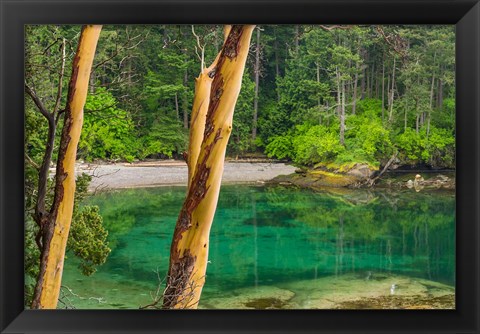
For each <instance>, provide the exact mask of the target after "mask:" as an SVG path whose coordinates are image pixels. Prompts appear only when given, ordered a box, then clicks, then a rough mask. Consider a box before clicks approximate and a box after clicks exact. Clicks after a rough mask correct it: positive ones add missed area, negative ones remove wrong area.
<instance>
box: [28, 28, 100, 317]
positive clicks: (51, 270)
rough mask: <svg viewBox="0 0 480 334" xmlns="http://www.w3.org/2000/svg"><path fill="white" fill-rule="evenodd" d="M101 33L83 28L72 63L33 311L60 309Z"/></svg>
mask: <svg viewBox="0 0 480 334" xmlns="http://www.w3.org/2000/svg"><path fill="white" fill-rule="evenodd" d="M101 29H102V26H100V25H86V26H83V27H82V32H81V34H80V40H79V42H78V48H77V52H76V54H75V57H74V59H73V66H72V75H71V78H70V83H69V87H68V101H67V106H66V109H65V121H64V126H63V130H62V137H61V140H60V148H59V152H58V159H57V170H56V176H55V194H54V200H53V204H52V207H51V209H50V211H49V213H48V216H47V217H46V219H45V220H44V222H43V224H42V226H41V233H42V245H43V246H42V248H43V249H42V254H41V260H40V274H39V277H38V280H37V285H36V287H35V294H34V298H33V303H32V308H35V309H54V308H56V307H57V302H58V296H59V294H60V286H61V280H62V272H63V262H64V259H65V249H66V245H67V238H68V232H69V230H70V224H71V221H72V214H73V201H74V196H75V158H76V155H77V146H78V141H79V139H80V132H81V130H82V125H83V107H84V105H85V101H86V98H87V93H88V84H89V78H90V72H91V68H92V63H93V58H94V55H95V50H96V47H97V42H98V38H99V35H100V31H101Z"/></svg>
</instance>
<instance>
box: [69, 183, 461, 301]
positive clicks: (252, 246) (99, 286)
mask: <svg viewBox="0 0 480 334" xmlns="http://www.w3.org/2000/svg"><path fill="white" fill-rule="evenodd" d="M331 191H332V190H330V191H323V192H322V191H318V192H313V191H309V190H300V189H294V188H286V187H278V186H275V187H273V186H271V187H270V186H268V187H264V186H252V185H228V186H227V185H225V186H223V187H222V190H221V194H220V199H219V203H218V207H217V212H216V215H215V219H214V223H213V226H212V230H211V241H210V253H209V261H210V263H209V265H208V269H207V278H206V285H205V288H204V292H203V294H202V299H201V302H200V307H204V308H211V307H221V308H231V307H233V308H236V307H241V306H235V305H237V304H235V303H234V302H232V301H235V300H238V299H239V298H241V296H242V295H249V296H250V295H251V296H254V295H255V296H256V297H255V298H257V297H258V298H260V297H262V298H263V297H264V296H270V295H274V296H276V297H278V296H280V297H279V298H283V297H282V296H285V299H286V300H287V299H291V298H293V297H292V296H295V298H296V304H295V305H297V306H298V307H307V306H306V305H307V303H306V299H308V296H310V295H312V293H313V292H315V291H319V290H318V289H319V288H318V286H317V285H318V284H320V283H318V282H323V283H321V284H323V286H325V284H327V283H325V282H332V281H333V280H335V279H339V278H342V277H343V278H344V281H346V282H352V285H351V286H350V287H346V288H345V289H346V290H345V291H347V294H352V296H353V295H355V294H356V293H363V292H362V291H360V290H362V289H363V288H362V285H361V284H364V283H362V282H367V281H369V280H370V278H372V279H373V278H375V277H377V278H378V277H391V279H396V280H397V281H401V280H405V279H411V280H412V282H417V281H418V280H422V279H424V280H426V281H428V282H438V283H441V284H443V285H445V286H447V287H454V285H455V197H454V193H453V192H428V193H427V192H419V193H416V192H415V191H413V190H411V191H410V190H409V191H402V192H400V191H397V192H394V191H367V190H344V189H339V190H334V191H335V192H336V193H333V192H331ZM184 196H185V188H184V187H160V188H145V189H128V190H121V191H115V192H109V193H101V194H97V195H95V196H92V197H91V198H89V199H88V203H87V204H95V205H98V206H99V207H100V213H101V214H102V216H103V218H104V224H105V226H106V228H107V229H108V231H109V241H110V247H111V248H112V252H111V254H110V256H109V258H108V260H107V262H106V263H105V264H104V265H103V266H101V267H99V268H98V271H97V272H96V273H95V274H94V275H92V276H91V277H85V276H83V275H81V273H80V271H79V270H78V269H77V263H76V261H75V258H74V257H73V256H69V257H68V258H67V260H66V263H65V269H64V276H63V285H64V286H66V287H68V289H70V290H69V291H66V290H64V297H65V298H67V300H68V301H69V302H70V301H71V303H72V304H73V305H74V306H75V307H76V308H138V307H139V306H141V305H146V304H148V303H150V302H151V300H152V299H151V293H152V292H154V291H155V290H156V288H157V286H158V284H159V281H158V277H160V278H163V277H164V276H165V274H166V272H167V269H168V259H169V248H170V241H171V236H172V233H173V229H174V226H175V222H176V219H177V215H178V212H179V210H180V207H181V206H182V202H183V199H184ZM377 280H379V279H377ZM353 282H356V283H358V282H360V283H361V284H360V285H359V284H356V283H355V284H354V283H353ZM392 282H393V281H392ZM402 282H403V281H402ZM315 284H317V285H315ZM409 284H410V283H409ZM412 284H413V283H412ZM429 284H430V283H429ZM403 285H404V286H405V284H403ZM427 285H428V284H427ZM430 285H431V284H430ZM161 286H162V287H163V285H162V284H161ZM389 286H390V285H389ZM412 286H413V285H412ZM400 287H402V286H401V285H400ZM65 289H66V288H65ZM372 289H373V287H372ZM381 289H385V287H381ZM357 290H358V291H357ZM404 290H405V289H404ZM287 291H288V293H287ZM399 291H401V290H399ZM405 291H406V290H405ZM290 292H291V293H290ZM72 293H73V294H72ZM252 293H253V295H252ZM282 293H283V294H284V295H282ZM289 293H290V294H289ZM342 293H343V292H342ZM372 293H373V292H372ZM386 293H387V292H386ZM287 294H289V295H288V296H287ZM302 295H303V297H301V296H302ZM259 296H260V297H259ZM222 298H223V299H222ZM252 298H253V297H252ZM265 298H266V297H265ZM302 298H303V299H302ZM339 298H340V297H339ZM342 298H343V297H342ZM227 299H228V301H227ZM222 301H225V304H222ZM222 305H223V306H222ZM242 305H243V304H242ZM299 305H302V306H299Z"/></svg>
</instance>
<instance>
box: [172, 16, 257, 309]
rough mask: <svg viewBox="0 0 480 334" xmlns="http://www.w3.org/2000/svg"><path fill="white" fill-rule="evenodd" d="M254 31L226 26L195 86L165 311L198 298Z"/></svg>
mask: <svg viewBox="0 0 480 334" xmlns="http://www.w3.org/2000/svg"><path fill="white" fill-rule="evenodd" d="M253 29H254V26H252V25H234V26H231V27H230V26H227V27H226V29H225V35H226V36H227V37H226V39H225V41H224V44H223V48H222V50H221V51H220V53H219V55H218V56H217V58H216V59H215V61H214V62H213V64H212V65H211V66H210V67H208V68H206V69H202V72H201V73H200V76H199V77H198V78H197V80H196V83H195V97H194V103H193V110H192V119H191V125H190V144H189V151H188V154H187V157H186V158H187V163H188V168H189V187H188V190H187V196H186V199H185V202H184V204H183V207H182V209H181V211H180V214H179V217H178V220H177V225H176V227H175V231H174V235H173V240H172V245H171V250H170V267H169V272H168V278H167V285H166V288H165V291H164V302H163V307H164V308H168V309H170V308H197V306H198V302H199V300H200V295H201V292H202V288H203V285H204V283H205V272H206V268H207V261H208V247H209V235H210V228H211V225H212V221H213V216H214V214H215V209H216V206H217V201H218V196H219V192H220V183H221V178H222V174H223V166H224V158H225V150H226V146H227V143H228V139H229V137H230V134H231V132H232V120H233V112H234V108H235V104H236V102H237V98H238V94H239V92H240V88H241V83H242V76H243V72H244V68H245V62H246V59H247V56H248V50H249V46H250V39H251V36H252V32H253Z"/></svg>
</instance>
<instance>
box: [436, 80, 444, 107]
mask: <svg viewBox="0 0 480 334" xmlns="http://www.w3.org/2000/svg"><path fill="white" fill-rule="evenodd" d="M437 108H438V109H440V110H442V109H443V81H442V79H440V78H439V79H438V94H437Z"/></svg>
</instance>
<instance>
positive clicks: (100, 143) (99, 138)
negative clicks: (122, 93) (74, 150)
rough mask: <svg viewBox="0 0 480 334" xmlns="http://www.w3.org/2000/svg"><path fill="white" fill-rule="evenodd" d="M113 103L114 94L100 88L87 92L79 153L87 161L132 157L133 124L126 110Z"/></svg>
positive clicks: (134, 141)
mask: <svg viewBox="0 0 480 334" xmlns="http://www.w3.org/2000/svg"><path fill="white" fill-rule="evenodd" d="M116 105H117V101H116V100H115V98H114V97H113V96H112V94H111V93H109V92H108V91H107V90H106V89H104V88H98V89H97V91H96V92H95V94H90V95H88V96H87V101H86V103H85V116H84V123H83V129H82V134H81V137H80V143H79V145H78V155H79V157H82V158H84V159H86V160H89V161H91V160H94V159H125V160H127V161H132V160H133V157H134V156H135V155H136V152H137V149H138V147H137V140H136V137H135V133H134V124H133V121H132V119H131V117H130V114H129V113H127V112H126V111H124V110H121V109H119V108H117V106H116Z"/></svg>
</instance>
